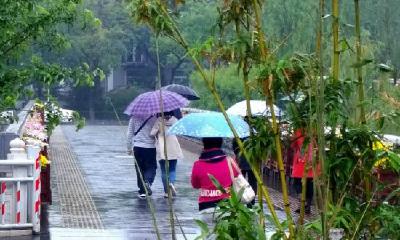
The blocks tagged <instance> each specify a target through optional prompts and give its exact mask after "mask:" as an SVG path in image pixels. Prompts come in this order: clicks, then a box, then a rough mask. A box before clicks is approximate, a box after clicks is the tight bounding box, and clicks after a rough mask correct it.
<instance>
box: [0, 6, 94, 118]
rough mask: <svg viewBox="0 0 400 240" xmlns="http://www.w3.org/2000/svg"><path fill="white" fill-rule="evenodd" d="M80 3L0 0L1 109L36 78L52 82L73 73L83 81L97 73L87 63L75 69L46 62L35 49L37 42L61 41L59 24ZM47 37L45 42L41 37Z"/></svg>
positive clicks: (54, 45)
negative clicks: (3, 0) (2, 1)
mask: <svg viewBox="0 0 400 240" xmlns="http://www.w3.org/2000/svg"><path fill="white" fill-rule="evenodd" d="M79 4H80V1H79V0H55V1H50V0H40V1H33V0H28V1H25V0H15V1H6V2H5V3H3V4H1V6H0V16H1V17H0V31H1V32H2V34H1V35H0V110H1V109H5V108H12V107H13V106H14V105H15V102H16V101H17V100H18V99H20V98H21V97H24V96H25V95H26V94H27V93H28V92H29V91H28V90H27V88H26V86H27V85H28V84H30V83H32V82H33V81H38V82H42V83H44V84H45V85H46V86H49V85H50V84H54V83H56V82H60V81H62V80H64V79H68V78H72V77H73V78H75V81H77V83H83V82H85V81H89V82H90V81H91V79H92V78H93V77H94V76H96V75H97V72H92V73H91V72H89V71H88V70H89V69H86V68H85V67H84V66H81V67H77V68H75V69H73V68H64V67H61V65H59V64H50V63H46V62H44V61H42V60H41V58H40V57H38V56H35V52H33V47H32V46H33V45H34V44H37V45H42V46H43V45H44V43H45V44H46V45H47V46H48V47H52V48H58V47H60V46H61V45H62V43H63V38H62V36H61V35H60V34H59V32H58V31H57V26H58V25H59V24H61V23H64V24H71V23H72V22H73V21H74V18H75V16H76V15H77V8H78V6H79ZM45 38H46V39H47V41H46V42H43V41H41V40H43V39H45ZM55 69H58V73H57V72H55Z"/></svg>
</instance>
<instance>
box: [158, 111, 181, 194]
mask: <svg viewBox="0 0 400 240" xmlns="http://www.w3.org/2000/svg"><path fill="white" fill-rule="evenodd" d="M177 121H178V120H177V119H176V118H175V117H174V116H173V113H172V112H166V113H164V121H163V119H162V117H161V116H159V117H158V118H157V120H156V122H155V123H154V126H153V128H152V130H151V132H150V135H152V136H155V138H156V144H155V145H156V159H157V160H158V162H159V163H160V168H161V180H162V183H163V186H164V197H165V198H167V197H168V186H167V171H166V160H168V175H169V179H168V180H169V186H170V191H171V194H172V196H176V188H175V185H174V184H175V180H176V164H177V160H178V159H181V158H183V154H182V149H181V146H180V145H179V142H178V139H177V137H176V136H175V135H168V134H167V132H168V129H169V128H170V127H171V126H172V125H173V124H174V123H176V122H177ZM163 123H164V124H165V125H164V127H163ZM163 130H164V131H165V134H164V132H163ZM164 136H165V140H164ZM164 143H166V146H167V147H166V150H167V154H166V155H165V152H164Z"/></svg>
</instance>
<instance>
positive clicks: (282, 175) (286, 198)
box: [266, 75, 295, 239]
mask: <svg viewBox="0 0 400 240" xmlns="http://www.w3.org/2000/svg"><path fill="white" fill-rule="evenodd" d="M268 82H269V83H272V75H270V76H269V80H268ZM267 93H268V94H267V97H266V98H267V99H266V101H267V104H268V106H269V109H270V112H271V117H272V129H273V131H274V139H275V146H276V157H277V162H278V169H279V176H280V180H281V186H282V198H283V204H284V210H285V213H286V217H287V220H288V227H289V233H290V236H289V239H292V238H293V237H294V234H295V233H294V224H293V219H292V215H291V210H290V202H289V195H288V189H287V185H286V176H285V168H284V166H283V157H282V146H281V139H280V135H279V126H278V124H277V121H276V116H275V111H274V104H273V102H274V100H273V95H272V93H271V89H270V86H269V87H267ZM267 121H268V120H267Z"/></svg>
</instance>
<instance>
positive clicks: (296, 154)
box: [290, 129, 314, 214]
mask: <svg viewBox="0 0 400 240" xmlns="http://www.w3.org/2000/svg"><path fill="white" fill-rule="evenodd" d="M303 131H304V130H303V129H298V130H296V131H295V133H294V137H293V139H292V143H291V145H290V148H291V150H292V153H293V163H292V164H293V165H292V177H293V178H294V186H295V188H296V192H297V193H298V194H299V193H301V189H302V184H301V179H302V177H303V174H306V179H307V181H306V206H305V213H307V214H309V213H310V212H311V204H312V199H313V195H314V189H313V188H314V186H313V177H314V174H313V170H312V157H313V142H312V141H311V142H310V143H308V145H307V146H306V149H305V150H303V149H302V148H303V143H304V140H305V137H304V132H303ZM306 165H307V168H308V171H307V173H305V172H304V168H305V167H306ZM296 212H300V209H298V210H297V211H296Z"/></svg>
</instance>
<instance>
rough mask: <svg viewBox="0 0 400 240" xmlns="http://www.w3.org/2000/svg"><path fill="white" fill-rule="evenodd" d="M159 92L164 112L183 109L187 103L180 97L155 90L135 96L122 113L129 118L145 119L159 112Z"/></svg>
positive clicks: (172, 93) (168, 92)
mask: <svg viewBox="0 0 400 240" xmlns="http://www.w3.org/2000/svg"><path fill="white" fill-rule="evenodd" d="M160 91H161V94H162V100H163V101H162V103H163V109H164V112H169V111H172V110H175V109H177V108H181V107H185V106H186V105H188V104H189V101H188V100H187V99H186V98H184V97H182V96H181V95H179V94H177V93H174V92H170V91H166V90H156V91H152V92H146V93H142V94H140V95H139V96H137V97H136V98H135V99H134V100H133V101H132V102H131V103H130V104H129V105H128V107H127V108H126V109H125V111H124V113H125V114H127V115H129V116H135V117H147V116H151V115H153V114H156V113H160V112H161V102H160Z"/></svg>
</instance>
